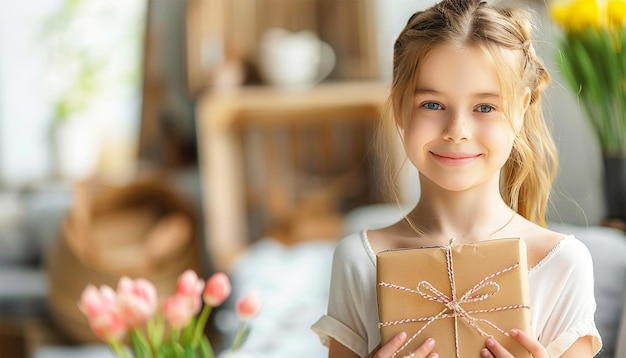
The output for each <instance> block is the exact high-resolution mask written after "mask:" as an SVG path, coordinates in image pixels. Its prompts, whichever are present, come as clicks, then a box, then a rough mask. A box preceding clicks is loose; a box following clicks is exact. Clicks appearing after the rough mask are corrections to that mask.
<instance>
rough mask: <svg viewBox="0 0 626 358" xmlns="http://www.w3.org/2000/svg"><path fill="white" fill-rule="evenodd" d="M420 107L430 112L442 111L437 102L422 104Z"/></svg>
mask: <svg viewBox="0 0 626 358" xmlns="http://www.w3.org/2000/svg"><path fill="white" fill-rule="evenodd" d="M422 107H424V108H426V109H429V110H432V111H438V110H442V109H443V107H442V106H441V105H440V104H439V103H437V102H426V103H424V104H422Z"/></svg>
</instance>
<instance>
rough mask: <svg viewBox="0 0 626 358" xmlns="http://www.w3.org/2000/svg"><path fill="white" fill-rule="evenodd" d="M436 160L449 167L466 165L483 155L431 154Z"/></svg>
mask: <svg viewBox="0 0 626 358" xmlns="http://www.w3.org/2000/svg"><path fill="white" fill-rule="evenodd" d="M430 154H432V155H433V157H434V158H435V159H437V160H438V161H439V162H441V163H443V164H447V165H456V166H460V165H465V164H468V163H470V162H472V161H474V160H476V159H477V158H478V157H480V156H481V154H471V153H456V152H455V153H433V152H430Z"/></svg>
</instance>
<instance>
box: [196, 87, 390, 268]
mask: <svg viewBox="0 0 626 358" xmlns="http://www.w3.org/2000/svg"><path fill="white" fill-rule="evenodd" d="M386 99H387V86H386V85H384V84H382V83H379V82H341V83H323V84H320V85H318V86H315V87H313V88H310V89H308V90H305V91H296V92H289V91H285V90H281V89H279V88H274V87H242V88H239V89H237V90H234V91H229V92H214V93H210V94H207V95H206V96H204V97H202V98H201V99H200V100H199V103H198V107H197V110H198V113H197V120H198V123H197V127H198V133H199V140H200V167H201V175H202V187H203V207H204V219H205V226H206V228H207V230H206V234H207V237H206V240H207V241H208V242H207V245H206V246H207V248H208V250H209V252H208V254H209V257H211V258H212V260H213V263H214V264H215V265H216V267H217V268H218V269H224V270H228V268H229V267H230V265H231V264H232V261H233V260H234V259H235V258H236V257H237V256H238V255H239V254H240V253H241V252H242V250H244V249H245V247H246V246H247V245H248V244H249V243H250V242H251V240H253V239H256V238H255V237H250V232H249V230H248V229H249V217H248V212H249V203H248V198H250V197H254V195H252V196H251V195H250V194H249V192H248V189H246V188H247V186H248V185H249V184H250V182H251V181H252V182H253V183H252V184H257V185H260V184H259V183H254V182H255V181H257V182H263V183H265V184H266V185H268V188H267V189H266V190H267V192H268V193H269V194H268V195H271V196H270V197H271V198H272V199H271V200H274V201H276V202H277V204H276V205H275V207H278V209H276V210H275V211H274V212H279V211H280V210H281V209H280V206H281V205H282V206H283V208H282V210H291V209H293V207H292V206H289V203H288V200H290V199H289V197H288V196H289V193H288V192H287V190H288V189H289V188H288V187H289V184H284V181H285V180H286V179H288V178H286V176H289V175H290V174H289V173H288V174H285V173H284V172H281V170H282V169H284V166H281V165H282V164H281V161H280V160H281V158H283V156H284V155H285V153H284V152H285V150H281V149H280V148H279V149H276V148H274V149H264V151H265V152H266V153H267V155H269V156H273V158H270V159H269V160H268V161H267V165H268V166H269V167H268V168H265V169H266V172H267V173H269V174H268V175H269V178H264V179H263V178H256V177H255V178H246V176H247V174H248V171H247V169H246V165H247V164H249V163H247V161H248V159H249V158H248V157H249V156H250V155H252V154H258V153H256V152H258V151H253V152H250V150H249V149H248V151H246V149H245V146H246V144H247V143H246V141H248V140H250V138H247V137H246V133H247V132H246V131H248V130H249V129H250V128H254V129H256V130H257V132H260V133H264V132H266V131H270V132H268V133H270V134H269V135H271V130H280V131H283V133H282V134H284V135H289V133H296V131H297V130H299V129H300V130H304V131H310V130H313V128H321V129H320V131H322V132H324V131H327V132H329V133H331V132H332V131H333V130H335V129H337V128H336V127H335V126H339V127H341V126H349V125H363V126H366V127H368V128H370V129H371V132H372V133H373V131H374V128H375V127H376V124H377V123H378V119H379V117H380V113H381V110H382V108H383V106H384V104H385V101H386ZM298 128H299V129H298ZM344 132H345V133H347V134H346V139H345V140H346V141H349V140H350V139H349V137H348V134H350V133H352V132H354V131H352V130H351V129H350V128H348V130H344ZM255 133H256V132H255ZM345 133H343V134H345ZM330 137H332V134H331V135H329V138H330ZM342 140H343V139H342ZM357 140H362V139H357ZM296 141H297V139H296ZM298 145H299V144H298ZM361 146H364V147H365V151H366V152H367V151H368V150H367V148H368V147H369V143H368V142H363V143H361ZM324 148H325V147H324ZM345 148H351V145H350V143H349V142H347V143H346V144H345ZM288 154H290V155H291V153H288ZM307 154H309V153H307ZM340 154H342V153H335V152H333V151H329V153H325V155H326V156H327V157H330V159H329V160H334V159H336V158H335V157H337V156H339V155H340ZM346 160H348V161H349V160H352V161H357V162H358V161H363V158H359V157H358V155H354V157H353V158H350V157H348V158H347V159H346ZM253 164H254V163H253ZM257 164H258V163H257ZM352 164H355V163H352ZM358 164H359V163H356V164H355V165H358ZM350 165H351V164H350V163H348V164H347V166H350ZM248 179H250V180H248ZM263 190H265V189H263ZM281 196H283V197H285V200H283V201H280V200H278V199H280V198H281ZM276 198H278V199H276ZM269 211H270V213H269V214H270V215H271V214H272V210H269Z"/></svg>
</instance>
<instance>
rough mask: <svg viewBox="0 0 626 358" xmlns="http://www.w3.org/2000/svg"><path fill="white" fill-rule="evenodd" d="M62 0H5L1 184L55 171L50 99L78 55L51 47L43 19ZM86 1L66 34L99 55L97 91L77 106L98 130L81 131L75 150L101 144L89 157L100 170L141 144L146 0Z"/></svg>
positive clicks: (0, 17) (1, 4)
mask: <svg viewBox="0 0 626 358" xmlns="http://www.w3.org/2000/svg"><path fill="white" fill-rule="evenodd" d="M63 2H65V1H64V0H20V1H14V0H0V187H3V186H5V187H19V186H23V185H28V184H36V183H38V182H41V181H44V180H48V179H50V176H51V174H52V169H53V168H52V157H51V147H50V144H51V140H52V139H51V137H50V135H49V124H50V121H51V118H52V117H53V112H52V106H51V104H52V102H53V100H54V98H55V96H56V95H57V94H58V93H60V91H59V89H60V88H61V89H62V88H65V87H67V82H68V81H69V79H71V78H74V77H73V76H71V74H72V73H73V72H72V71H73V70H75V68H76V67H75V66H77V61H75V60H73V59H72V57H71V56H70V57H68V58H66V57H59V53H58V52H57V53H52V52H51V51H50V49H51V46H50V44H51V42H50V40H51V38H50V36H46V31H45V30H44V27H43V25H44V22H45V20H47V19H49V17H50V15H51V14H52V13H54V12H55V11H57V10H58V9H59V8H60V6H61V5H62V4H63ZM83 4H84V5H85V6H84V7H81V11H80V16H78V17H77V18H76V19H75V20H74V19H73V20H72V21H70V22H69V23H71V24H72V25H71V26H73V28H72V31H69V32H68V34H69V36H68V37H67V38H64V41H65V43H66V44H69V46H70V47H72V46H74V47H75V48H72V50H75V49H76V48H80V49H81V50H83V51H86V52H87V53H89V54H93V55H95V56H99V60H100V58H101V61H102V63H103V65H102V67H101V68H100V69H99V71H98V84H97V90H96V91H95V93H94V95H93V98H94V99H93V100H92V101H90V102H89V105H88V106H87V108H86V109H85V110H83V111H81V112H80V113H78V114H77V117H80V122H83V123H89V124H90V126H91V127H92V128H94V130H95V131H96V134H97V136H96V137H94V138H93V139H89V140H86V138H82V139H83V140H82V142H83V144H79V147H78V148H75V149H72V150H73V152H74V153H78V154H84V153H87V152H94V151H97V155H95V156H94V157H93V159H91V160H92V161H93V162H94V163H93V165H92V166H93V167H94V168H96V169H99V170H100V169H103V166H104V165H108V166H109V167H113V166H116V165H117V166H119V165H120V163H122V162H123V161H124V160H129V156H132V155H133V152H134V151H135V148H134V146H135V143H136V140H137V138H136V136H137V130H138V124H139V113H140V108H141V107H140V100H141V92H140V90H141V86H140V84H141V82H140V80H141V73H140V72H137V71H139V70H140V68H141V61H142V57H141V54H142V52H141V51H142V49H143V46H142V44H143V37H142V35H143V34H142V30H143V25H144V24H143V19H144V15H145V6H146V0H132V1H129V0H125V1H123V2H117V3H111V2H107V1H100V0H94V1H91V0H88V1H83ZM74 58H76V57H75V56H74ZM59 59H60V60H59ZM135 68H136V70H135ZM133 71H135V72H133ZM64 86H65V87H64ZM85 142H87V143H86V144H84V143H85ZM96 146H97V148H96ZM94 170H95V169H94ZM86 174H90V173H86ZM65 179H77V178H74V177H71V178H65Z"/></svg>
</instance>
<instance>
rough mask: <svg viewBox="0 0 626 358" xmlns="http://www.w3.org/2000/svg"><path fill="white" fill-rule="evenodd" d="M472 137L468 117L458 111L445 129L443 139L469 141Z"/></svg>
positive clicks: (456, 141)
mask: <svg viewBox="0 0 626 358" xmlns="http://www.w3.org/2000/svg"><path fill="white" fill-rule="evenodd" d="M471 137H472V131H471V125H470V123H469V121H468V120H467V118H465V117H464V116H463V115H462V114H458V113H457V114H454V115H452V116H451V118H450V119H449V120H448V121H447V123H446V127H445V128H444V130H443V139H445V140H449V141H453V142H455V143H458V142H463V141H467V140H469V139H471Z"/></svg>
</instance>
